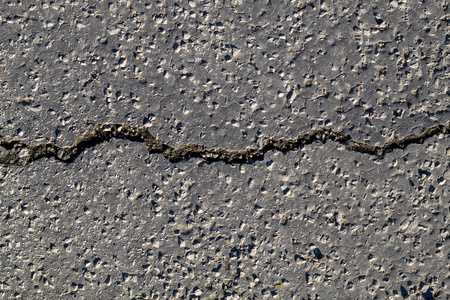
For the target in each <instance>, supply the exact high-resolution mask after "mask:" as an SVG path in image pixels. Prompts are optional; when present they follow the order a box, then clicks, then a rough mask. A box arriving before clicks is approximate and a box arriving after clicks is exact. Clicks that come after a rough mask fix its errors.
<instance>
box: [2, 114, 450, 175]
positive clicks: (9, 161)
mask: <svg viewBox="0 0 450 300" xmlns="http://www.w3.org/2000/svg"><path fill="white" fill-rule="evenodd" d="M440 133H442V134H445V135H448V134H449V133H450V123H448V124H447V125H442V124H438V125H434V126H432V127H429V128H425V129H423V130H422V133H420V134H414V133H410V134H409V135H407V136H405V137H403V138H400V139H393V140H391V141H389V142H387V143H385V144H384V145H383V146H376V145H370V144H367V143H363V142H358V141H355V140H353V139H352V138H351V136H350V135H348V134H344V133H343V132H341V131H334V130H332V129H330V128H320V129H313V130H311V131H310V132H308V133H303V134H299V135H298V136H297V137H295V138H291V139H285V138H281V139H274V138H268V139H266V140H265V141H264V143H263V145H262V146H261V147H253V148H247V149H245V150H230V149H224V148H212V149H206V148H205V147H204V146H203V145H199V144H187V145H181V146H179V147H172V146H170V145H168V144H166V143H164V142H163V141H161V140H159V139H157V138H156V137H155V136H154V135H152V134H151V133H150V132H149V131H148V130H147V128H146V127H136V126H131V125H128V124H123V123H106V124H94V131H93V132H85V133H83V134H82V135H81V136H79V137H77V138H76V140H75V143H74V144H73V145H71V146H66V147H60V146H57V145H56V144H54V143H41V144H37V145H28V144H26V143H23V142H20V141H17V140H8V139H6V138H5V137H3V136H1V135H0V147H1V148H3V149H1V148H0V165H7V166H19V167H24V166H27V165H28V164H30V163H32V162H33V161H36V160H38V159H41V158H44V157H46V158H51V157H53V158H55V159H57V160H60V161H63V162H67V163H70V162H73V161H74V160H75V159H76V158H77V157H78V156H79V155H80V154H81V153H82V152H83V151H84V150H85V149H87V148H90V147H94V146H95V145H97V144H100V143H102V142H105V141H109V140H111V139H112V138H116V139H125V140H130V141H134V142H140V143H145V145H146V146H147V149H148V151H149V153H150V154H152V153H161V154H163V155H164V157H166V158H168V159H169V160H170V161H171V162H178V161H180V160H185V159H189V158H192V157H198V158H202V159H204V160H205V161H206V162H215V161H223V162H225V163H250V162H252V161H256V160H263V159H264V155H265V154H266V153H267V152H268V151H270V150H278V151H283V152H286V151H293V150H297V149H299V148H300V146H301V145H307V144H311V143H313V142H314V141H320V142H322V143H325V142H326V141H327V140H331V141H333V142H336V143H339V144H342V145H343V146H344V147H345V149H347V150H349V151H356V152H360V153H366V154H369V155H373V156H376V157H377V158H379V159H382V158H383V157H384V155H385V154H386V153H389V152H392V151H393V150H394V149H405V148H406V147H407V146H408V145H410V144H422V143H423V142H424V141H425V140H426V139H428V138H430V137H432V136H435V135H437V134H440ZM1 150H3V151H1ZM2 152H3V153H2Z"/></svg>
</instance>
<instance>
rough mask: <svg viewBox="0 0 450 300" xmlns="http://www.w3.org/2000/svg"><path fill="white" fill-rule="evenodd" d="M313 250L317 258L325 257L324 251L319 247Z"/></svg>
mask: <svg viewBox="0 0 450 300" xmlns="http://www.w3.org/2000/svg"><path fill="white" fill-rule="evenodd" d="M313 252H314V256H315V257H316V258H317V259H322V258H323V254H322V252H321V251H320V249H319V248H315V249H314V250H313Z"/></svg>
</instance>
